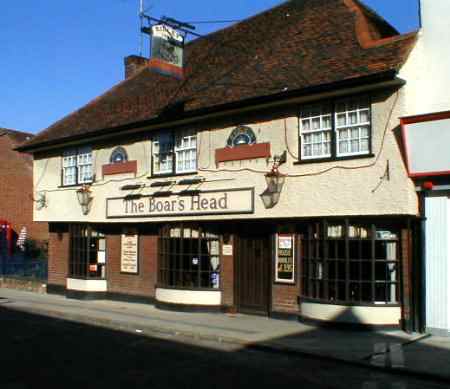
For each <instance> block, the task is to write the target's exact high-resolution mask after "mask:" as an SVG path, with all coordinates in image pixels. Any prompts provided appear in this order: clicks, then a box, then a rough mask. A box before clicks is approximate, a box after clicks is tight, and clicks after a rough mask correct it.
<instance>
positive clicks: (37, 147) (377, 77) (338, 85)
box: [15, 69, 398, 153]
mask: <svg viewBox="0 0 450 389" xmlns="http://www.w3.org/2000/svg"><path fill="white" fill-rule="evenodd" d="M397 75H398V70H396V69H391V70H388V71H384V72H380V73H374V74H371V75H369V76H363V77H357V78H349V79H345V80H339V81H335V82H332V83H328V84H321V85H315V86H310V87H307V88H303V89H297V90H288V91H286V92H279V93H276V94H273V95H268V96H262V97H256V98H251V99H247V100H240V101H237V102H232V103H227V104H223V105H217V106H214V107H208V108H203V109H199V110H194V111H190V112H187V113H185V114H184V115H180V117H177V118H174V119H172V120H171V121H175V119H176V120H185V119H192V118H195V117H200V116H205V115H210V114H214V113H219V112H226V111H228V110H231V109H235V108H238V107H239V108H248V107H251V106H255V108H256V106H257V105H259V104H263V103H270V102H272V101H276V100H278V101H279V100H281V99H282V100H287V99H292V98H295V97H302V96H307V95H313V94H317V93H324V92H329V91H331V90H333V89H343V88H349V87H357V86H362V85H364V84H368V85H371V84H377V83H381V82H384V81H389V80H395V79H396V77H397ZM167 122H168V120H167V118H166V117H158V116H155V117H153V118H151V119H149V120H145V121H140V122H133V123H128V124H125V125H121V126H118V127H110V128H102V129H98V130H95V131H92V132H91V133H89V134H83V135H73V136H70V137H66V138H60V139H56V140H51V141H45V142H41V143H36V144H33V145H30V146H27V145H26V144H24V145H20V146H19V147H17V148H15V150H16V151H20V152H28V153H33V152H36V151H43V150H45V149H48V148H50V147H52V146H56V145H58V146H59V145H61V146H62V145H64V144H66V143H69V142H75V141H79V140H81V139H91V138H95V137H97V136H102V135H103V136H104V135H105V134H104V132H105V131H106V130H107V131H108V135H109V136H108V137H111V138H113V137H115V136H117V135H118V134H119V133H121V132H124V131H127V130H130V129H132V128H136V127H146V126H150V125H161V124H163V123H167ZM142 131H145V129H143V130H142Z"/></svg>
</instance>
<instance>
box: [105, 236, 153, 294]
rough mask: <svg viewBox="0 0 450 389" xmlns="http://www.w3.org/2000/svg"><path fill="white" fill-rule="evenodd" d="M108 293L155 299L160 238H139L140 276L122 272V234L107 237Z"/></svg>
mask: <svg viewBox="0 0 450 389" xmlns="http://www.w3.org/2000/svg"><path fill="white" fill-rule="evenodd" d="M106 250H107V256H106V257H107V269H106V272H107V280H108V292H111V293H120V294H127V295H133V296H142V297H154V296H155V286H156V281H157V263H158V236H157V235H156V234H155V233H151V232H149V233H143V234H142V233H141V234H140V236H139V274H122V273H121V272H120V255H121V232H120V231H117V232H116V233H111V234H108V235H107V236H106Z"/></svg>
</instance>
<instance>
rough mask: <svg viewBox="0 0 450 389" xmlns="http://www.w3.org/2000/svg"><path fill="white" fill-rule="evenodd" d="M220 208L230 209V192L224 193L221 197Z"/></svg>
mask: <svg viewBox="0 0 450 389" xmlns="http://www.w3.org/2000/svg"><path fill="white" fill-rule="evenodd" d="M219 207H220V209H228V193H224V194H223V197H221V198H220V199H219Z"/></svg>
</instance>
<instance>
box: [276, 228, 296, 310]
mask: <svg viewBox="0 0 450 389" xmlns="http://www.w3.org/2000/svg"><path fill="white" fill-rule="evenodd" d="M295 242H296V244H295V269H296V272H295V273H296V274H295V284H281V283H273V284H272V311H275V312H280V313H298V312H299V309H300V307H299V304H298V296H299V295H300V279H301V278H300V260H299V257H300V253H301V247H300V245H301V240H300V237H299V236H298V235H297V236H296V237H295ZM272 261H273V262H275V259H274V258H273V259H272ZM274 273H275V263H273V273H272V280H275V274H274Z"/></svg>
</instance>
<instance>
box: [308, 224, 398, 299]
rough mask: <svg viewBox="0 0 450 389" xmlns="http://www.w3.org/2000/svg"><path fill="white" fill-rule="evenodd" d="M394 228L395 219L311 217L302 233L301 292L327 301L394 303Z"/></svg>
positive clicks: (395, 285) (396, 293) (309, 296)
mask: <svg viewBox="0 0 450 389" xmlns="http://www.w3.org/2000/svg"><path fill="white" fill-rule="evenodd" d="M399 234H400V231H399V229H398V228H397V227H396V226H395V225H389V224H383V223H381V224H377V225H375V224H369V223H353V222H350V221H349V220H343V221H342V222H327V221H322V222H316V223H310V224H308V225H307V226H305V227H304V231H303V233H302V234H301V237H302V278H303V286H302V296H303V297H306V298H310V299H314V300H320V301H324V302H331V303H344V304H345V303H353V304H359V303H362V304H398V303H399V300H400V245H399Z"/></svg>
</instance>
